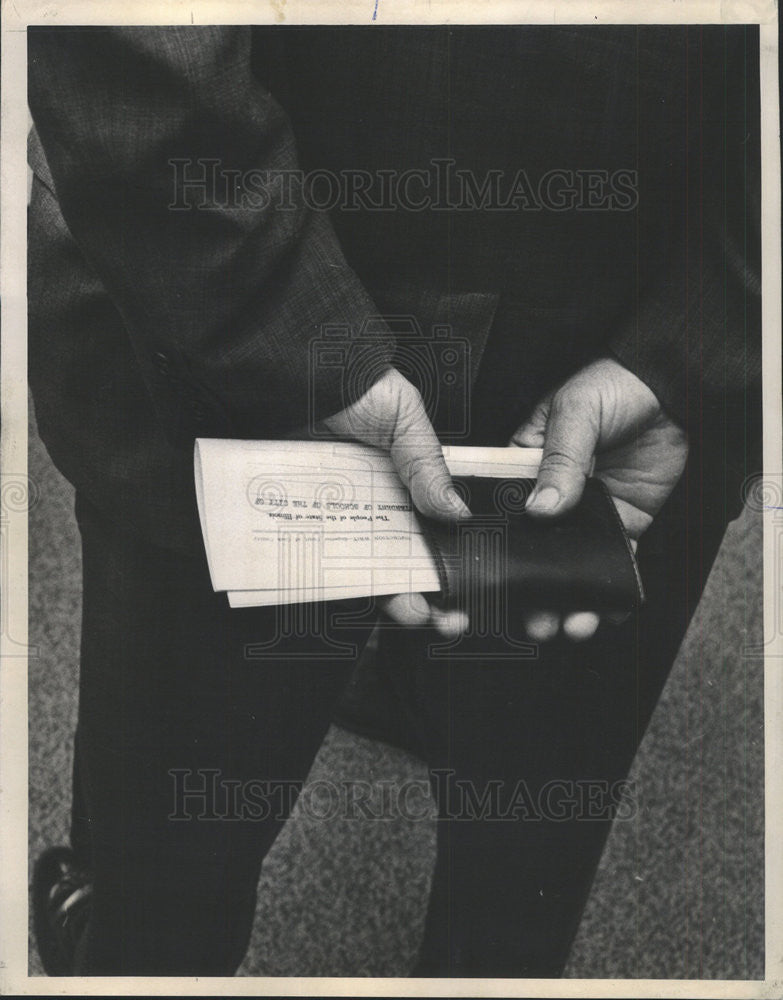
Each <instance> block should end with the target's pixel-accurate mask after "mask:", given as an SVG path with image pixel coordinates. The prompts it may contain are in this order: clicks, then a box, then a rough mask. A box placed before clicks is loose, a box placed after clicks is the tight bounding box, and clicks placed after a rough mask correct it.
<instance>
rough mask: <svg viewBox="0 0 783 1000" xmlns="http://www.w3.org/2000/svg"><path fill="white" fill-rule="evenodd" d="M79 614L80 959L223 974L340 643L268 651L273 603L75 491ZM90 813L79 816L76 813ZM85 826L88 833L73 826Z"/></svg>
mask: <svg viewBox="0 0 783 1000" xmlns="http://www.w3.org/2000/svg"><path fill="white" fill-rule="evenodd" d="M77 509H78V510H77V512H78V516H79V522H80V528H81V531H82V540H83V552H84V613H83V614H84V618H83V634H82V656H81V660H82V663H81V678H80V704H79V721H78V740H77V752H78V758H77V769H76V770H77V777H78V782H79V785H80V788H79V789H78V790H77V793H76V794H75V796H74V824H73V825H74V833H75V840H76V841H78V843H76V844H75V847H76V848H77V849H78V848H81V849H82V853H83V851H84V844H85V840H86V839H88V840H89V850H90V852H91V859H90V860H91V865H92V869H93V872H94V896H93V907H92V913H91V919H90V923H89V926H88V929H87V931H86V933H85V935H84V939H83V942H82V945H81V947H80V952H79V955H78V956H77V964H78V968H77V972H78V973H80V974H96V975H97V974H127V975H140V974H145V975H154V974H158V975H175V974H179V975H182V974H191V975H193V974H198V975H230V974H232V973H233V972H234V971H235V969H236V967H237V965H238V964H239V962H240V961H241V958H242V955H243V953H244V951H245V948H246V945H247V940H248V937H249V933H250V928H251V924H252V917H253V912H254V903H255V889H256V883H257V879H258V874H259V870H260V865H261V861H262V859H263V856H264V854H265V853H266V851H267V850H268V849H269V847H270V845H271V844H272V842H273V840H274V838H275V836H276V834H277V833H278V831H279V829H280V827H281V825H282V823H283V821H284V819H285V816H286V815H287V813H288V811H289V809H290V806H291V804H292V802H293V800H294V799H295V794H296V790H297V788H298V787H299V786H300V784H301V782H302V780H303V779H304V778H305V776H306V774H307V771H308V770H309V767H310V764H311V762H312V759H313V757H314V755H315V753H316V752H317V750H318V747H319V745H320V743H321V740H322V739H323V736H324V734H325V732H326V729H327V727H328V724H329V721H330V715H331V710H332V706H333V702H334V700H335V698H336V697H337V695H338V694H339V692H340V690H341V688H342V686H343V685H344V683H345V680H346V678H347V676H348V675H349V673H350V670H351V668H352V667H353V664H354V661H353V659H352V658H343V659H335V660H328V659H326V660H323V659H322V660H319V659H317V658H316V657H317V656H318V655H319V647H318V645H317V642H316V640H315V639H314V638H313V637H312V633H314V632H315V631H317V630H314V629H310V630H309V633H310V635H309V637H308V635H305V636H301V635H300V636H298V637H295V640H294V642H293V644H291V645H289V647H288V648H289V651H290V650H291V649H295V651H296V654H297V655H296V657H295V658H293V659H282V658H279V656H280V653H281V651H282V648H283V647H282V645H281V646H280V647H279V648H277V647H276V651H273V652H272V653H271V654H269V655H268V656H266V657H265V658H262V659H257V658H252V657H251V658H248V656H247V655H246V648H247V646H248V644H253V643H259V642H265V641H267V642H268V641H269V640H270V639H272V638H274V637H275V635H277V634H279V619H278V617H277V615H276V613H275V610H274V609H272V610H269V609H246V610H229V608H228V606H227V603H226V600H225V596H224V595H216V594H214V593H213V592H212V588H211V585H210V582H209V577H208V573H207V569H206V565H205V563H204V560H203V558H201V557H196V556H194V557H192V558H190V557H186V556H181V555H178V554H175V553H173V552H167V551H163V550H161V549H157V548H155V547H153V546H151V545H147V544H145V543H144V542H143V541H141V540H139V539H138V538H137V537H135V536H133V535H131V534H130V533H128V532H126V531H123V530H122V529H120V528H116V527H115V526H114V525H112V524H111V523H109V522H108V521H107V520H105V519H104V518H103V517H102V516H101V515H100V514H98V513H97V512H95V511H94V510H92V509H91V508H89V507H87V506H86V505H85V504H84V503H80V502H79V501H77ZM85 820H86V821H85ZM85 828H87V829H88V831H89V836H88V838H87V837H85V833H84V831H85Z"/></svg>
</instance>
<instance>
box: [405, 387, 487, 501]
mask: <svg viewBox="0 0 783 1000" xmlns="http://www.w3.org/2000/svg"><path fill="white" fill-rule="evenodd" d="M411 390H412V393H409V394H407V398H406V399H405V400H404V402H403V405H401V406H399V407H398V411H397V414H398V415H397V420H396V422H395V426H394V430H393V432H392V440H391V444H390V448H389V454H390V455H391V459H392V461H393V462H394V467H395V468H396V470H397V473H398V475H399V477H400V479H401V480H402V481H403V483H404V484H405V486H407V487H408V490H409V491H410V494H411V497H412V498H413V503H414V505H415V507H416V509H417V510H419V511H421V513H422V514H424V515H425V516H427V517H433V518H437V519H438V520H447V521H454V520H457V519H459V518H461V517H468V516H470V511H469V510H468V508H467V506H466V505H465V504H464V503H463V501H462V500H461V498H460V497H459V495H458V494H457V491H456V490H455V489H454V484H453V483H452V481H451V476H450V475H449V470H448V466H447V465H446V461H445V459H444V458H443V452H442V450H441V447H440V442H439V441H438V438H437V435H436V434H435V431H434V430H433V427H432V424H431V423H430V419H429V417H428V416H427V411H426V410H425V408H424V403H423V402H422V400H421V397H420V396H419V394H418V392H416V390H415V389H413V387H412V386H411Z"/></svg>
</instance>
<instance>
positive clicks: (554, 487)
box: [526, 388, 600, 517]
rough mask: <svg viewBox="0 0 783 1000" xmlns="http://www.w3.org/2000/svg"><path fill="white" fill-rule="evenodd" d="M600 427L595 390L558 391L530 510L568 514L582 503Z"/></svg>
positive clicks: (541, 514)
mask: <svg viewBox="0 0 783 1000" xmlns="http://www.w3.org/2000/svg"><path fill="white" fill-rule="evenodd" d="M599 430H600V401H599V400H598V399H597V398H596V397H595V396H594V395H593V394H592V393H589V392H585V391H584V390H583V389H576V388H574V389H570V390H565V391H563V390H561V391H560V392H558V393H556V394H555V396H554V397H553V399H552V404H551V407H550V410H549V418H548V420H547V423H546V428H545V431H544V445H543V457H542V459H541V466H540V468H539V471H538V481H537V483H536V488H535V489H534V490H533V492H532V493H531V495H530V498H529V500H528V502H527V507H526V509H527V510H528V511H529V513H530V514H532V515H534V516H541V517H550V516H555V515H559V514H565V513H566V511H568V510H571V508H572V507H575V506H576V505H577V503H579V500H580V499H581V497H582V493H583V492H584V488H585V482H586V480H587V476H588V473H589V471H590V465H591V462H592V459H593V453H594V452H595V446H596V444H597V442H598V434H599Z"/></svg>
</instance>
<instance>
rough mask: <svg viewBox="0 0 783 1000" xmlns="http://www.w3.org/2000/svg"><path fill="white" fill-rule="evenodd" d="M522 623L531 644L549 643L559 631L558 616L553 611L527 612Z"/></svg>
mask: <svg viewBox="0 0 783 1000" xmlns="http://www.w3.org/2000/svg"><path fill="white" fill-rule="evenodd" d="M522 623H523V625H524V628H525V631H526V632H527V634H528V636H529V637H530V638H531V639H532V640H533V642H549V641H550V640H552V639H554V638H555V636H556V635H557V633H558V632H559V631H560V615H558V614H557V613H556V612H554V611H528V612H527V613H526V614H524V615H523V616H522Z"/></svg>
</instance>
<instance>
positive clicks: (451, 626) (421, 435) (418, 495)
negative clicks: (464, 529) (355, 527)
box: [324, 368, 470, 638]
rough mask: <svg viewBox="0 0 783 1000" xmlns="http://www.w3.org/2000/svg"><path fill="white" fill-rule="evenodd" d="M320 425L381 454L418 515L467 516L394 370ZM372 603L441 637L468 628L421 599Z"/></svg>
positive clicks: (412, 397) (461, 617)
mask: <svg viewBox="0 0 783 1000" xmlns="http://www.w3.org/2000/svg"><path fill="white" fill-rule="evenodd" d="M324 422H325V424H326V426H327V427H328V428H329V430H331V431H332V433H334V434H335V435H337V436H338V437H347V438H353V439H355V440H356V441H361V443H362V444H369V445H373V446H375V447H376V448H381V449H383V450H384V451H387V452H388V453H389V454H390V456H391V458H392V461H393V462H394V466H395V468H396V470H397V473H398V475H399V477H400V479H401V480H402V481H403V483H404V484H405V486H407V488H408V490H409V491H410V494H411V497H412V498H413V503H414V506H415V507H416V509H417V510H418V511H420V512H421V513H422V514H425V515H426V516H427V517H434V518H438V519H440V520H443V521H457V520H459V519H460V518H463V517H468V516H469V515H470V511H469V510H468V508H467V507H466V506H465V504H464V503H463V502H462V500H461V499H460V497H459V496H458V495H457V492H456V490H455V489H454V486H453V485H452V482H451V476H450V475H449V470H448V468H447V467H446V462H445V460H444V458H443V452H442V451H441V447H440V443H439V441H438V438H437V435H436V434H435V431H434V430H433V427H432V424H431V423H430V420H429V417H428V416H427V411H426V410H425V408H424V403H423V402H422V399H421V396H420V395H419V393H418V391H417V389H416V388H415V387H414V386H413V385H411V383H410V382H409V381H408V380H407V379H406V378H404V377H403V376H402V375H401V374H400V373H399V372H398V371H397V370H396V369H395V368H389V369H388V370H387V371H386V372H385V373H384V374H383V375H382V376H381V377H380V378H379V379H378V381H377V382H375V384H374V385H372V386H371V387H370V388H369V389H368V390H367V392H366V393H365V394H364V395H363V396H362V397H361V398H360V399H359V400H358V401H357V402H356V403H353V404H352V405H351V406H349V407H346V409H344V410H341V411H340V412H339V413H336V414H335V415H334V416H332V417H328V418H327V419H326V420H325V421H324ZM378 604H379V605H380V606H381V607H382V608H383V609H384V611H385V612H386V614H387V615H389V617H390V618H392V619H393V620H394V621H396V622H398V623H399V624H400V625H411V626H416V627H423V626H427V625H429V626H431V627H433V628H435V629H437V630H438V631H439V632H440V633H441V635H443V636H444V637H446V638H452V637H455V636H457V635H459V634H460V633H461V632H464V631H465V630H466V629H467V627H468V617H467V615H466V614H465V612H464V611H457V610H450V611H444V610H442V609H440V608H438V607H436V606H435V605H434V604H432V603H431V602H430V601H428V600H427V598H426V597H425V596H424V594H395V595H393V596H391V597H382V598H378Z"/></svg>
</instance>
